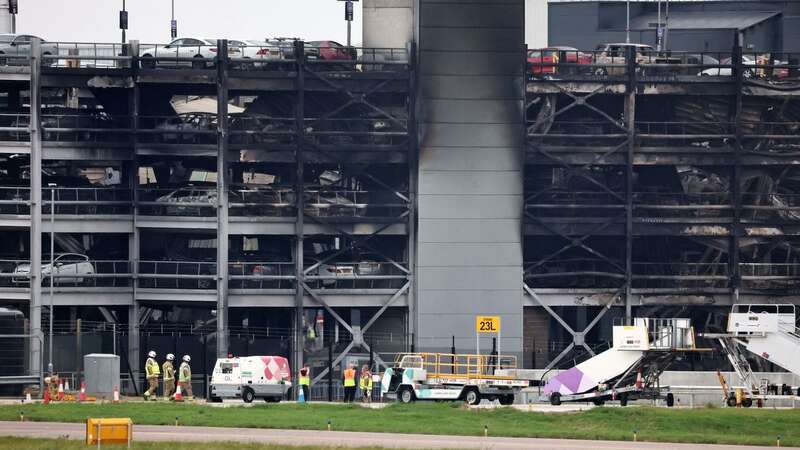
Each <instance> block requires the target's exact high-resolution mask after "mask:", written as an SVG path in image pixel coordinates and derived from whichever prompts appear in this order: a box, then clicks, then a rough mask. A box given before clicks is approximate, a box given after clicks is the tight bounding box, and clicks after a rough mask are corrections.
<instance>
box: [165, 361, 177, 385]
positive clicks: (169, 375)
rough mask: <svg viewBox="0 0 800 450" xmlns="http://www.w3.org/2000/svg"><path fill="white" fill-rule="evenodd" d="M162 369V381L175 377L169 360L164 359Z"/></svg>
mask: <svg viewBox="0 0 800 450" xmlns="http://www.w3.org/2000/svg"><path fill="white" fill-rule="evenodd" d="M163 370H164V381H170V380H174V379H175V368H174V367H172V363H171V362H169V361H165V362H164V366H163Z"/></svg>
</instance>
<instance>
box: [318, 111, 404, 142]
mask: <svg viewBox="0 0 800 450" xmlns="http://www.w3.org/2000/svg"><path fill="white" fill-rule="evenodd" d="M303 133H304V137H305V139H307V140H309V141H311V142H313V143H314V144H316V145H321V146H326V145H331V146H337V145H353V146H359V145H360V146H397V145H401V144H405V143H406V142H407V141H408V120H407V119H404V118H395V117H376V118H370V119H363V118H352V117H348V118H341V117H337V118H324V119H323V118H310V119H305V121H304V130H303ZM367 150H368V149H367Z"/></svg>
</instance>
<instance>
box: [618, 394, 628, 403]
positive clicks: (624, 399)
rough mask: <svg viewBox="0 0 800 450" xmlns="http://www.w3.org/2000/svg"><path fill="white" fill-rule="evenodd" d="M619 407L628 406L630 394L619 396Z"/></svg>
mask: <svg viewBox="0 0 800 450" xmlns="http://www.w3.org/2000/svg"><path fill="white" fill-rule="evenodd" d="M619 406H628V393H627V392H623V393H622V394H619Z"/></svg>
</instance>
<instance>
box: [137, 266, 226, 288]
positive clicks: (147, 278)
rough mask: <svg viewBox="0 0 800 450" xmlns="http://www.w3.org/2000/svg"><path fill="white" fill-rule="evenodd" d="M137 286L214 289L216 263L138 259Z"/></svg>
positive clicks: (215, 284)
mask: <svg viewBox="0 0 800 450" xmlns="http://www.w3.org/2000/svg"><path fill="white" fill-rule="evenodd" d="M138 268H139V271H138V286H139V287H140V288H151V289H216V286H217V283H216V278H217V276H216V274H217V263H215V262H205V261H139V262H138Z"/></svg>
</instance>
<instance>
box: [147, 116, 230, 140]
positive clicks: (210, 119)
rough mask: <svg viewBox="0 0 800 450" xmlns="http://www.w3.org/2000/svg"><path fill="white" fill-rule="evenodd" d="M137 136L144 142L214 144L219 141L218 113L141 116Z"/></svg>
mask: <svg viewBox="0 0 800 450" xmlns="http://www.w3.org/2000/svg"><path fill="white" fill-rule="evenodd" d="M136 138H137V140H138V142H139V143H142V144H191V145H198V144H205V145H213V144H216V143H217V115H216V114H211V113H200V112H198V113H185V114H178V115H174V116H140V117H139V118H138V126H137V129H136Z"/></svg>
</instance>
